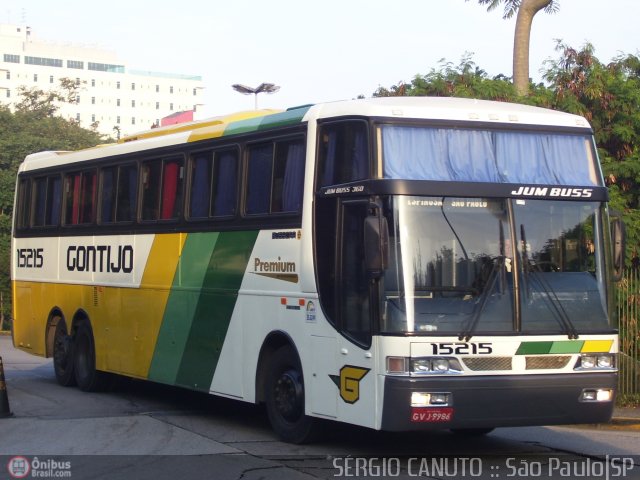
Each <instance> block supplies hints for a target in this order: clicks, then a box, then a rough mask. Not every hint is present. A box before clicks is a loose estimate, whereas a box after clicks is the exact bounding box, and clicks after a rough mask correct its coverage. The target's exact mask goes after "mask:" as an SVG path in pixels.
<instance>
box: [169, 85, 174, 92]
mask: <svg viewBox="0 0 640 480" xmlns="http://www.w3.org/2000/svg"><path fill="white" fill-rule="evenodd" d="M169 93H173V85H172V86H170V87H169Z"/></svg>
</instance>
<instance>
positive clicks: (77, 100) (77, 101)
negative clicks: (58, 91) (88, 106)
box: [76, 95, 80, 103]
mask: <svg viewBox="0 0 640 480" xmlns="http://www.w3.org/2000/svg"><path fill="white" fill-rule="evenodd" d="M76 103H80V95H78V96H77V97H76Z"/></svg>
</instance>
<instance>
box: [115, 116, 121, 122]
mask: <svg viewBox="0 0 640 480" xmlns="http://www.w3.org/2000/svg"><path fill="white" fill-rule="evenodd" d="M116 123H117V124H120V115H118V116H117V117H116Z"/></svg>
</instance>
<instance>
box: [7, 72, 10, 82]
mask: <svg viewBox="0 0 640 480" xmlns="http://www.w3.org/2000/svg"><path fill="white" fill-rule="evenodd" d="M7 80H11V72H10V71H9V70H7Z"/></svg>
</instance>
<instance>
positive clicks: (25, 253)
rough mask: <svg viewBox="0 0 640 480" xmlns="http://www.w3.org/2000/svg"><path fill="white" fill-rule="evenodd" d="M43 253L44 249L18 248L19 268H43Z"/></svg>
mask: <svg viewBox="0 0 640 480" xmlns="http://www.w3.org/2000/svg"><path fill="white" fill-rule="evenodd" d="M43 252H44V249H42V248H18V250H17V253H18V268H42V266H43V265H44V255H43Z"/></svg>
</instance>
